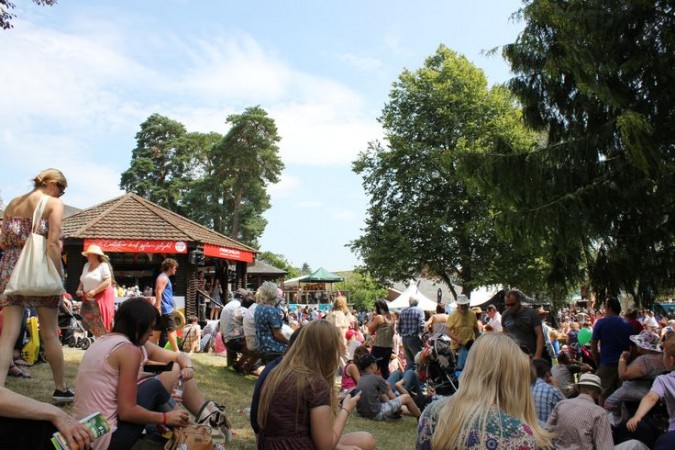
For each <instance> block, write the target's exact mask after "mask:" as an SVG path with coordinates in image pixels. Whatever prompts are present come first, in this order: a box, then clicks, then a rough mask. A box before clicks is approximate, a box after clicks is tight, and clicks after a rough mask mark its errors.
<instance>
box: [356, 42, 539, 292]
mask: <svg viewBox="0 0 675 450" xmlns="http://www.w3.org/2000/svg"><path fill="white" fill-rule="evenodd" d="M380 122H381V123H382V126H383V128H384V130H385V135H386V141H387V143H386V145H385V144H383V143H381V142H374V143H371V144H370V146H369V148H368V150H367V151H366V152H363V153H361V154H360V155H359V157H358V159H357V160H356V161H355V162H354V164H353V170H354V171H355V172H356V173H358V174H360V175H361V176H362V177H363V186H364V188H365V190H366V192H367V193H368V194H369V196H370V206H369V208H368V211H367V218H366V227H365V228H364V230H363V235H362V236H361V237H359V238H358V239H357V240H355V241H353V242H352V243H351V248H352V249H353V250H354V251H355V252H356V253H358V254H359V255H360V256H361V257H362V258H363V261H364V263H365V265H366V267H367V269H368V271H369V272H370V273H371V274H373V276H375V277H376V278H377V279H380V280H382V279H390V280H404V279H409V278H410V277H413V276H417V275H419V274H420V273H422V272H424V273H426V274H428V275H432V276H438V277H440V278H442V279H443V280H444V281H445V282H446V284H447V285H448V286H449V287H450V289H451V290H453V289H454V288H453V283H454V284H459V285H461V286H462V288H463V290H464V292H465V293H470V292H471V290H472V289H474V288H475V287H477V286H480V285H482V284H486V283H503V282H507V281H511V280H510V279H509V278H513V277H516V274H515V271H512V270H509V268H510V267H512V265H513V259H515V255H514V254H513V252H512V249H511V248H510V245H509V244H508V242H506V241H504V240H502V239H500V238H499V236H498V235H497V233H496V232H495V229H494V224H493V222H492V215H491V210H490V205H489V202H488V201H487V200H486V198H485V196H484V195H483V194H482V193H481V192H480V191H479V190H476V189H475V188H474V187H473V186H471V185H470V184H467V182H466V181H465V179H466V178H465V177H464V176H463V175H462V172H463V171H462V158H463V155H464V154H467V153H470V154H483V153H485V152H487V151H489V150H492V148H493V146H494V145H495V142H496V140H497V137H498V136H501V137H502V138H503V139H506V140H507V141H508V142H509V143H511V144H512V145H514V146H516V147H522V146H527V145H529V144H530V142H531V141H532V140H533V139H534V137H533V135H532V134H531V133H529V132H528V131H527V130H526V129H525V128H524V127H523V126H522V124H521V120H520V114H519V111H518V109H517V108H516V106H515V104H514V102H513V99H512V98H511V96H510V95H509V93H508V91H507V90H506V89H504V88H503V87H500V86H494V87H492V88H488V85H487V80H486V78H485V75H484V74H483V72H482V71H481V70H480V69H478V68H477V67H475V66H474V65H473V64H471V63H470V62H469V61H468V60H467V59H466V58H465V57H464V56H460V55H457V54H456V53H455V52H453V51H452V50H450V49H448V48H447V47H445V46H440V47H439V48H438V50H437V52H436V53H435V54H434V55H433V56H431V57H429V58H428V59H427V60H426V61H425V64H424V66H423V67H422V68H421V69H419V70H416V71H414V72H411V71H408V70H405V71H404V72H403V73H402V74H401V75H400V77H399V79H398V81H397V82H396V83H395V84H394V87H393V89H392V91H391V93H390V100H389V102H388V103H387V104H386V106H385V107H384V110H383V113H382V116H381V118H380ZM533 268H534V266H533ZM524 272H526V271H522V272H521V275H523V276H525V277H527V275H525V274H524ZM453 294H455V295H456V293H454V291H453Z"/></svg>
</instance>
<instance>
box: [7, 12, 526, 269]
mask: <svg viewBox="0 0 675 450" xmlns="http://www.w3.org/2000/svg"><path fill="white" fill-rule="evenodd" d="M14 3H16V5H17V8H16V9H15V10H14V12H15V14H16V15H17V18H16V19H15V20H14V28H13V29H11V30H7V31H2V30H0V55H2V64H1V65H0V80H2V84H1V86H2V95H0V158H1V160H0V197H1V198H2V199H3V200H4V201H5V203H6V202H7V201H8V200H10V199H11V198H13V197H15V196H17V195H20V194H22V193H25V192H28V191H30V189H31V184H30V182H29V180H30V179H32V178H33V177H34V176H35V175H37V174H38V173H39V172H40V171H41V170H43V169H45V168H48V167H56V168H58V169H60V170H62V171H63V172H64V174H65V175H66V177H67V179H68V189H67V192H66V195H65V196H64V197H62V200H63V201H64V203H66V204H68V205H72V206H75V207H78V208H88V207H90V206H93V205H95V204H98V203H101V202H103V201H106V200H109V199H111V198H114V197H117V196H119V195H123V194H124V192H123V191H122V190H120V188H119V183H120V176H121V174H122V172H124V171H125V170H127V169H128V168H129V165H130V161H131V152H132V150H133V148H134V147H135V144H136V139H135V135H136V133H137V132H138V131H139V127H140V124H141V123H142V122H143V121H144V120H145V119H147V117H148V116H150V115H151V114H153V113H159V114H161V115H164V116H167V117H169V118H171V119H174V120H177V121H179V122H181V123H183V124H184V125H185V126H186V128H187V129H188V131H200V132H211V131H215V132H218V133H220V134H225V133H227V131H228V126H227V124H226V123H225V118H226V117H227V116H228V115H230V114H240V113H242V112H243V111H244V109H245V108H247V107H249V106H256V105H260V106H261V107H262V108H263V109H265V110H266V111H267V112H268V114H269V115H270V117H271V118H273V119H274V120H275V122H276V124H277V127H278V131H279V135H280V136H281V141H280V143H279V151H280V156H281V159H282V161H283V162H284V164H285V169H284V171H283V174H282V176H281V181H280V182H279V183H277V184H275V185H271V186H269V188H268V191H269V193H270V195H271V203H272V207H271V208H270V209H269V210H268V211H267V212H266V213H265V218H266V219H267V220H268V222H269V223H268V225H267V228H266V229H265V232H264V234H263V236H262V238H261V239H260V244H261V250H262V251H272V252H274V253H277V254H281V255H283V256H284V257H285V258H286V259H287V260H288V261H289V262H290V263H291V264H292V265H294V266H296V267H300V266H302V265H303V264H304V263H307V264H309V266H310V267H311V268H312V269H318V268H319V267H324V268H326V269H328V270H332V271H340V270H351V269H352V268H353V267H354V266H356V265H359V264H360V263H361V261H359V260H358V258H357V256H356V255H354V254H353V253H352V252H351V250H350V249H349V248H348V247H347V244H348V243H349V242H350V241H352V240H354V239H356V238H358V237H359V236H360V234H361V230H362V229H363V227H364V220H365V217H366V210H367V207H368V198H367V196H366V194H365V191H364V189H363V186H362V184H361V178H360V177H359V176H358V175H356V174H354V173H353V172H352V170H351V163H352V161H354V160H355V159H356V157H357V155H358V154H359V152H361V151H364V150H366V149H367V146H368V143H369V142H372V141H375V140H381V139H382V137H383V131H382V129H381V127H380V126H379V123H378V121H377V118H378V117H379V116H380V115H381V112H382V108H383V106H384V105H385V103H386V102H387V101H388V95H389V92H390V90H391V87H392V83H394V82H395V81H396V80H397V78H398V76H399V75H400V74H401V73H402V71H403V70H405V69H408V70H416V69H418V68H420V67H422V65H423V64H424V60H425V59H426V58H427V57H429V56H431V55H433V54H434V52H435V51H436V49H437V48H438V46H439V45H440V44H444V45H446V46H447V47H449V48H451V49H453V50H455V51H456V52H458V53H461V54H464V55H465V56H466V57H467V58H468V59H469V60H470V61H471V62H473V63H474V64H475V65H476V66H477V67H479V68H481V69H482V70H484V72H485V74H486V76H487V78H488V81H489V83H490V84H494V83H503V82H505V81H507V80H508V79H509V78H510V76H511V74H510V71H509V66H508V64H507V63H506V62H505V61H504V60H503V59H502V57H501V55H500V53H499V52H496V53H495V54H493V55H491V56H488V55H486V54H485V52H486V51H487V50H490V49H492V48H495V47H500V46H503V45H505V44H508V43H511V42H513V41H514V40H515V39H516V37H517V36H518V33H519V32H520V31H522V28H523V24H522V23H519V22H517V21H515V20H513V19H512V18H511V16H512V14H513V13H514V12H516V11H517V10H518V8H519V7H520V6H521V1H520V0H472V1H465V0H462V1H459V0H445V1H441V0H435V1H432V0H418V1H416V2H411V1H403V0H388V1H380V0H371V1H363V0H361V1H353V0H343V1H340V2H336V1H328V0H326V1H316V0H297V1H293V0H289V1H278V0H263V1H261V0H258V1H250V2H234V1H223V0H201V1H194V0H193V1H190V0H144V1H142V2H139V1H137V0H116V1H114V2H112V1H109V0H108V1H106V0H87V1H83V0H79V1H76V0H59V2H58V3H57V4H56V5H55V6H52V7H43V6H37V5H34V4H33V3H32V2H30V1H29V0H16V1H15V2H14ZM149 238H151V237H149Z"/></svg>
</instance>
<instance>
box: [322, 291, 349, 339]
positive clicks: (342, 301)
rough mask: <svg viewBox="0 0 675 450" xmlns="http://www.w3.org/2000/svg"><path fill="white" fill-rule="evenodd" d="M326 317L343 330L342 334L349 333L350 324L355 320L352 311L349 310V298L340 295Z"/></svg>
mask: <svg viewBox="0 0 675 450" xmlns="http://www.w3.org/2000/svg"><path fill="white" fill-rule="evenodd" d="M326 319H327V320H328V321H329V322H330V323H332V324H333V325H335V326H336V327H338V328H339V329H340V331H341V332H342V336H344V335H345V334H346V333H347V330H348V329H349V326H350V324H351V323H352V322H353V321H354V317H353V316H352V313H351V312H349V308H348V307H347V299H346V298H345V297H343V296H342V295H340V296H339V297H337V298H336V299H335V301H334V302H333V310H332V311H331V312H330V314H328V316H327V317H326Z"/></svg>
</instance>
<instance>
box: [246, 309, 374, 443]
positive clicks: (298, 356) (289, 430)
mask: <svg viewBox="0 0 675 450" xmlns="http://www.w3.org/2000/svg"><path fill="white" fill-rule="evenodd" d="M341 348H342V339H341V337H340V333H339V330H338V329H337V328H336V327H335V326H334V325H332V324H330V323H328V322H327V321H325V320H315V321H312V322H310V323H309V324H307V325H305V326H304V327H303V328H302V329H301V330H300V332H299V334H298V337H297V339H296V341H295V343H294V344H293V345H292V346H291V347H290V348H289V349H288V351H287V352H286V354H285V355H284V357H283V359H282V360H281V362H280V363H279V365H278V366H277V367H276V368H274V369H273V370H272V372H270V374H269V375H268V377H267V379H266V380H265V384H264V385H263V388H262V393H261V396H260V405H259V409H258V416H257V421H258V425H259V427H260V432H259V433H258V436H257V448H258V449H262V450H266V449H272V450H281V449H289V450H290V449H293V450H303V449H308V450H309V449H318V450H324V449H326V450H327V449H334V448H338V449H339V448H350V449H354V448H360V449H364V450H365V449H373V448H375V441H374V439H373V437H372V435H370V434H369V433H365V432H357V433H348V434H344V435H343V434H342V431H343V430H344V427H345V424H346V423H347V419H348V418H349V415H350V414H351V412H352V411H353V410H354V408H356V404H357V402H358V400H359V398H360V395H356V396H355V397H351V396H349V395H347V397H346V398H345V399H344V400H343V402H342V405H340V404H339V403H338V399H337V396H336V393H335V390H334V384H335V375H336V371H337V366H338V361H339V359H340V353H341Z"/></svg>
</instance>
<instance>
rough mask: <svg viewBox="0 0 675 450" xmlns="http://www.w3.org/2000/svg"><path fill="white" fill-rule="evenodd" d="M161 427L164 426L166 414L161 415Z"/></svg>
mask: <svg viewBox="0 0 675 450" xmlns="http://www.w3.org/2000/svg"><path fill="white" fill-rule="evenodd" d="M162 425H166V413H165V412H163V413H162Z"/></svg>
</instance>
